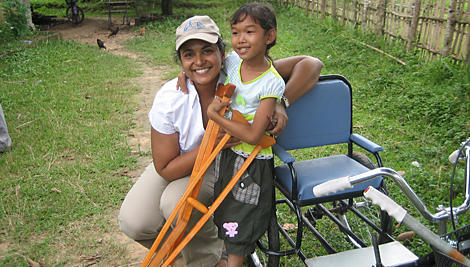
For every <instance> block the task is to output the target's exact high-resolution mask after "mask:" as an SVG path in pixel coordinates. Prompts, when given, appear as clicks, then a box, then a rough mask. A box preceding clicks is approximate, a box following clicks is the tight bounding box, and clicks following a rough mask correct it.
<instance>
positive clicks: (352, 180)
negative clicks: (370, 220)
mask: <svg viewBox="0 0 470 267" xmlns="http://www.w3.org/2000/svg"><path fill="white" fill-rule="evenodd" d="M449 160H450V161H451V163H453V164H454V167H453V171H452V176H451V187H450V201H449V206H448V207H445V206H444V205H439V207H438V211H437V212H436V213H434V214H433V213H431V212H430V211H429V210H428V209H427V207H426V205H425V204H424V203H423V202H422V200H421V199H420V198H419V197H418V196H417V195H416V193H415V192H414V191H413V189H412V188H411V187H410V186H409V184H408V183H407V182H406V181H405V179H404V178H403V177H402V176H401V175H400V174H399V173H398V172H396V171H394V170H393V169H390V168H378V169H374V170H371V171H368V172H366V173H363V174H360V175H356V176H351V177H343V178H340V179H336V180H331V181H328V182H326V183H324V184H321V185H318V186H316V187H315V188H314V189H313V190H314V194H315V195H328V194H330V193H335V192H337V191H339V190H344V189H346V188H350V187H352V186H354V185H356V184H359V183H362V182H364V181H367V180H370V179H372V178H374V177H377V176H386V177H390V178H392V180H393V181H394V182H395V183H396V184H397V185H398V187H399V188H400V189H401V191H402V192H403V193H404V194H405V196H406V197H407V198H408V199H409V200H410V202H411V203H412V204H413V205H414V206H415V208H416V209H417V210H418V212H419V213H420V215H421V216H423V218H424V219H426V220H427V221H429V222H431V223H436V224H437V226H438V229H437V230H438V235H439V236H441V240H444V241H445V242H442V241H436V240H434V241H435V242H441V243H446V244H447V247H448V248H453V249H456V250H457V251H459V252H460V253H461V254H463V255H465V256H467V257H468V255H469V254H470V224H467V225H465V226H463V227H461V228H459V229H456V227H455V221H456V220H458V216H459V215H461V214H463V213H465V212H466V211H467V210H468V209H469V206H470V138H469V139H467V140H466V141H465V142H463V143H462V146H461V148H460V149H459V150H456V151H454V152H453V153H452V154H451V155H450V156H449ZM461 160H465V200H464V201H463V203H462V204H461V205H460V206H458V207H453V205H452V196H453V184H454V177H455V171H456V168H457V164H458V162H459V161H461ZM367 191H368V190H366V192H365V195H367V194H368V193H369V192H367ZM372 191H374V189H372ZM374 194H375V193H374ZM378 197H380V199H379V198H378ZM387 198H388V197H385V198H382V196H374V197H373V203H374V204H378V205H380V206H381V208H382V209H383V210H386V211H387V212H388V213H389V214H390V215H392V214H394V215H392V216H393V217H395V218H396V219H397V221H399V222H400V223H402V222H405V220H406V218H408V217H406V216H409V215H407V214H406V211H405V210H404V209H402V208H401V207H400V206H398V205H397V204H396V203H395V204H394V202H393V201H392V200H390V199H387ZM381 199H386V201H387V203H386V204H384V202H382V200H381ZM384 201H385V200H384ZM390 201H391V202H390ZM395 215H396V216H395ZM411 220H414V219H409V221H411ZM449 221H451V222H452V226H453V231H452V232H450V233H447V222H449ZM408 223H411V224H412V225H414V226H412V227H413V228H414V227H418V228H419V229H420V230H415V229H413V228H412V227H410V228H412V229H413V230H415V231H418V232H420V233H421V235H427V237H426V238H425V237H423V236H422V237H423V239H424V240H425V241H426V242H428V243H430V244H431V246H432V248H433V253H432V254H428V255H424V256H422V257H420V259H419V261H418V262H417V263H416V265H415V266H437V267H447V266H469V264H468V262H469V260H468V259H466V258H463V259H462V261H466V263H462V262H459V261H457V260H456V259H454V258H452V257H451V256H449V255H447V253H448V252H443V251H442V250H443V249H442V248H440V249H437V248H436V247H437V246H438V245H436V244H433V242H434V241H433V238H434V237H432V236H433V235H434V234H433V233H432V232H431V231H429V230H428V229H427V228H425V227H424V226H422V225H421V226H419V225H420V223H419V222H417V221H416V222H415V221H413V222H408ZM405 224H407V223H405ZM407 225H408V224H407ZM416 225H418V226H416ZM421 231H423V232H421ZM429 236H431V237H429ZM427 238H429V239H427ZM441 245H442V244H441ZM443 246H444V250H445V249H446V248H445V245H443Z"/></svg>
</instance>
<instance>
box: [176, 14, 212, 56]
mask: <svg viewBox="0 0 470 267" xmlns="http://www.w3.org/2000/svg"><path fill="white" fill-rule="evenodd" d="M219 37H220V33H219V27H217V24H215V22H214V21H213V20H212V19H211V18H210V17H209V16H194V17H191V18H189V19H187V20H185V21H184V22H183V23H181V25H180V26H179V27H178V28H177V29H176V51H178V49H179V48H180V46H181V45H183V44H184V43H185V42H186V41H188V40H192V39H198V40H203V41H206V42H209V43H211V44H215V43H217V41H218V40H219Z"/></svg>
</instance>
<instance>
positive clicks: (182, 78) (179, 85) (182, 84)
mask: <svg viewBox="0 0 470 267" xmlns="http://www.w3.org/2000/svg"><path fill="white" fill-rule="evenodd" d="M189 82H190V83H191V84H194V83H193V81H192V80H189ZM178 89H181V91H182V92H183V93H185V94H188V87H187V86H186V73H185V72H184V71H183V70H181V71H180V73H179V74H178V81H177V82H176V90H178Z"/></svg>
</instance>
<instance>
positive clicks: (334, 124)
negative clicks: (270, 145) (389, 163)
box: [276, 75, 352, 150]
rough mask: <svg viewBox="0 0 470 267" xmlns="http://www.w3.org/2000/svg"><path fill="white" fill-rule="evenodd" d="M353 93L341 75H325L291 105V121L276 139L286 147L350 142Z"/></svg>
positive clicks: (286, 148)
mask: <svg viewBox="0 0 470 267" xmlns="http://www.w3.org/2000/svg"><path fill="white" fill-rule="evenodd" d="M351 96H352V94H351V85H350V83H349V81H348V80H347V79H346V78H345V77H343V76H341V75H322V76H320V80H319V82H318V83H317V85H316V86H315V87H314V88H313V89H312V90H310V91H309V92H308V93H307V94H305V95H304V96H302V97H301V98H300V99H299V100H297V101H296V102H295V103H293V104H292V105H291V106H290V107H289V108H288V109H287V115H288V116H289V122H288V124H287V126H286V128H285V130H284V131H283V132H282V134H281V135H279V137H278V138H277V139H276V142H277V143H278V144H279V145H280V146H281V147H283V148H284V149H285V150H292V149H298V148H306V147H318V146H324V145H332V144H340V143H349V142H350V141H349V136H350V135H351V133H352V97H351Z"/></svg>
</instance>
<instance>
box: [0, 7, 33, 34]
mask: <svg viewBox="0 0 470 267" xmlns="http://www.w3.org/2000/svg"><path fill="white" fill-rule="evenodd" d="M0 7H1V10H2V11H3V13H4V15H5V19H6V21H2V22H1V23H0V40H2V42H7V41H9V40H11V39H17V38H21V37H23V36H25V35H26V34H28V32H29V31H30V29H29V26H28V19H27V18H26V12H28V8H27V7H26V6H25V5H23V4H22V3H20V1H19V0H12V1H6V2H4V3H1V4H0Z"/></svg>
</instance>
